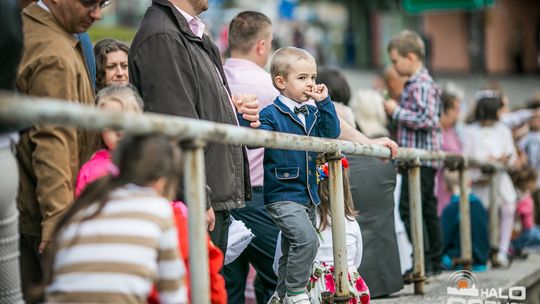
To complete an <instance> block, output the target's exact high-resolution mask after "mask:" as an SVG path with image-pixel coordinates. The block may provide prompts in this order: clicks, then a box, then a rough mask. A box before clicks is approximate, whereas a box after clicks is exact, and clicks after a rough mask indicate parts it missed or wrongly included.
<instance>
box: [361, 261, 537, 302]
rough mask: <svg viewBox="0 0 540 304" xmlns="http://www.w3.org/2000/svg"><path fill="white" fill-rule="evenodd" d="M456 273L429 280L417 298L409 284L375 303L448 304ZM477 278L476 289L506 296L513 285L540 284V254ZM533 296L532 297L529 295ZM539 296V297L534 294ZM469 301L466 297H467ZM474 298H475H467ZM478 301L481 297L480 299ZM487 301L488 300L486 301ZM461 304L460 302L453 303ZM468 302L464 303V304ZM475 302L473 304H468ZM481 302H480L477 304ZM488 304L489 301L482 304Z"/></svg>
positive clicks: (376, 300) (489, 271) (533, 300)
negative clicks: (450, 288) (494, 290)
mask: <svg viewBox="0 0 540 304" xmlns="http://www.w3.org/2000/svg"><path fill="white" fill-rule="evenodd" d="M452 273H453V272H443V273H442V274H441V275H438V276H436V277H433V278H430V279H428V284H426V285H425V291H426V294H425V295H423V296H417V295H414V289H413V285H406V287H405V288H404V289H402V290H401V291H399V292H397V293H394V294H392V295H391V296H389V297H387V298H384V299H373V300H371V303H373V304H379V303H380V304H383V303H384V304H389V303H408V304H412V303H430V304H435V303H449V299H450V298H452V297H453V296H451V295H448V294H447V287H449V282H448V281H449V278H450V276H451V275H452ZM474 275H475V276H476V279H477V288H478V289H480V290H482V289H491V288H495V289H497V290H498V289H499V288H501V289H502V290H503V294H504V295H507V289H508V288H510V287H513V286H525V287H526V288H528V287H530V286H531V285H533V284H535V283H536V284H540V254H539V253H535V254H530V255H529V257H528V258H527V259H526V260H518V261H515V262H513V263H512V264H511V265H510V267H509V268H507V269H489V270H487V271H486V272H481V273H474ZM530 296H533V295H530ZM534 296H537V295H534ZM464 298H466V297H464ZM467 299H474V298H467ZM477 299H478V298H477ZM484 300H485V299H484ZM538 300H539V299H532V298H530V297H529V298H527V300H526V301H513V302H515V303H538ZM452 303H459V302H452ZM463 303H465V302H463ZM469 303H472V302H469ZM474 303H480V302H474ZM482 303H488V302H482ZM492 303H506V300H500V302H492Z"/></svg>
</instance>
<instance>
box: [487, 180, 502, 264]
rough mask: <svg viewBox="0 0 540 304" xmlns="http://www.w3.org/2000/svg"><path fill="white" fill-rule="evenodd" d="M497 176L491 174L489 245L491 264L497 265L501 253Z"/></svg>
mask: <svg viewBox="0 0 540 304" xmlns="http://www.w3.org/2000/svg"><path fill="white" fill-rule="evenodd" d="M496 177H497V175H496V174H495V172H491V173H489V207H488V212H489V244H490V245H491V262H492V264H493V263H494V262H495V263H497V262H496V261H497V254H498V253H499V229H500V225H499V206H498V204H497V182H496Z"/></svg>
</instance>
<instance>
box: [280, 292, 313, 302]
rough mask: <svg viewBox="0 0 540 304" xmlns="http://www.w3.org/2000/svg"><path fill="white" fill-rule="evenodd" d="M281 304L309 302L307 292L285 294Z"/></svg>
mask: <svg viewBox="0 0 540 304" xmlns="http://www.w3.org/2000/svg"><path fill="white" fill-rule="evenodd" d="M283 304H311V302H310V301H309V297H308V295H307V294H305V293H301V294H299V295H295V296H288V295H287V296H285V301H284V302H283Z"/></svg>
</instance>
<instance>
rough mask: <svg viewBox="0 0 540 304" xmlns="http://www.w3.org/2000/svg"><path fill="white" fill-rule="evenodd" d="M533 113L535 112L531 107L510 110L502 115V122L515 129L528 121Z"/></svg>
mask: <svg viewBox="0 0 540 304" xmlns="http://www.w3.org/2000/svg"><path fill="white" fill-rule="evenodd" d="M533 114H534V112H533V111H532V110H529V109H523V110H518V111H513V112H508V113H504V114H502V115H501V122H502V123H503V124H504V125H506V126H507V127H509V128H510V129H513V128H516V127H519V126H520V125H522V124H524V123H526V122H527V120H529V118H531V117H532V116H533Z"/></svg>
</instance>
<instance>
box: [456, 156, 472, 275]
mask: <svg viewBox="0 0 540 304" xmlns="http://www.w3.org/2000/svg"><path fill="white" fill-rule="evenodd" d="M467 167H468V164H467V161H466V160H465V162H464V164H463V166H461V167H460V168H459V190H460V191H459V214H460V221H459V235H460V240H461V264H462V265H463V266H464V268H465V270H469V271H470V270H471V266H472V239H471V206H470V202H469V179H468V174H467V171H466V170H467Z"/></svg>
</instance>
